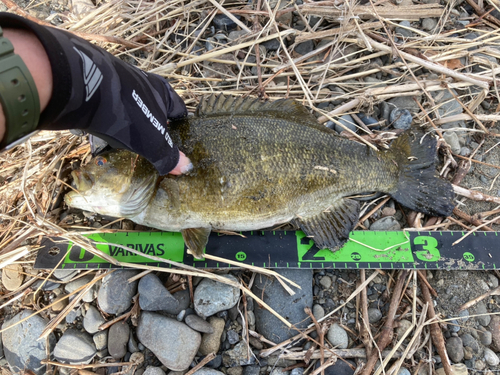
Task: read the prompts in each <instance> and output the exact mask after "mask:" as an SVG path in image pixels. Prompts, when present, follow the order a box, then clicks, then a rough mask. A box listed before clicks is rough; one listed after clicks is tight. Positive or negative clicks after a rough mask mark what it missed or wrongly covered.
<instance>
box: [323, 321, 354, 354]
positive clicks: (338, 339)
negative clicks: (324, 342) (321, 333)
mask: <svg viewBox="0 0 500 375" xmlns="http://www.w3.org/2000/svg"><path fill="white" fill-rule="evenodd" d="M326 337H327V338H328V341H330V344H332V345H333V347H334V348H337V349H347V345H348V344H349V337H348V336H347V332H346V331H345V329H344V328H342V327H341V326H339V325H338V324H337V323H334V324H332V326H331V327H330V329H329V330H328V333H327V335H326Z"/></svg>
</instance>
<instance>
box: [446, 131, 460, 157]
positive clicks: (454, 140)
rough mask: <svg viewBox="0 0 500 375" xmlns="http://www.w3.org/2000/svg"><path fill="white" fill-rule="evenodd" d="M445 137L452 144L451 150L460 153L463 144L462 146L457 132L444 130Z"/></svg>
mask: <svg viewBox="0 0 500 375" xmlns="http://www.w3.org/2000/svg"><path fill="white" fill-rule="evenodd" d="M443 138H444V140H445V141H446V143H448V145H449V146H450V148H451V152H453V153H454V154H460V150H461V149H462V146H460V140H459V139H458V135H457V133H456V132H444V133H443Z"/></svg>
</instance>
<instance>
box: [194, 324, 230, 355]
mask: <svg viewBox="0 0 500 375" xmlns="http://www.w3.org/2000/svg"><path fill="white" fill-rule="evenodd" d="M208 323H209V324H210V326H211V327H212V329H213V332H212V333H205V334H204V335H203V337H202V339H201V345H200V349H199V350H200V353H201V354H203V355H208V354H210V353H213V352H214V353H217V352H218V351H219V348H220V341H221V336H222V332H223V331H224V326H225V324H226V322H225V321H224V319H222V318H217V317H215V316H212V317H210V318H208Z"/></svg>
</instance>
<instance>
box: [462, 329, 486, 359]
mask: <svg viewBox="0 0 500 375" xmlns="http://www.w3.org/2000/svg"><path fill="white" fill-rule="evenodd" d="M460 338H461V339H462V345H463V346H464V348H465V347H468V348H470V349H471V350H472V353H473V354H474V355H476V356H478V355H479V354H481V346H480V345H479V343H478V342H477V340H476V339H475V338H474V337H473V336H472V335H471V334H470V333H464V334H463V335H462V336H460Z"/></svg>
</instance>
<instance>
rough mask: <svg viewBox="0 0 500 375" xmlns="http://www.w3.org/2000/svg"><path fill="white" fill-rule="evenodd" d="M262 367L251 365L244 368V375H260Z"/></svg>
mask: <svg viewBox="0 0 500 375" xmlns="http://www.w3.org/2000/svg"><path fill="white" fill-rule="evenodd" d="M259 373H260V366H257V365H250V366H245V367H243V375H259Z"/></svg>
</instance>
